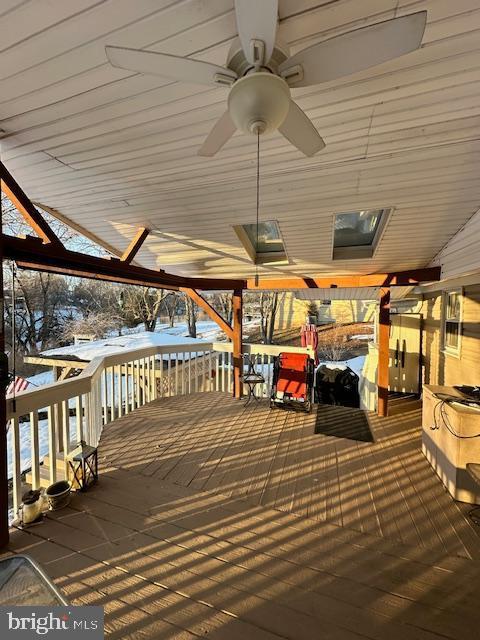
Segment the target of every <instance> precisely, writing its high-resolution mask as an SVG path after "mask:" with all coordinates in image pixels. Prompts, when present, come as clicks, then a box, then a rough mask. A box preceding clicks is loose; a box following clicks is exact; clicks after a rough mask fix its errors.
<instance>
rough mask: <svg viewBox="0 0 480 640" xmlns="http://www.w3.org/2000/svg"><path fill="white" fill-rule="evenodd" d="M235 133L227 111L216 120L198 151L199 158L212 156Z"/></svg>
mask: <svg viewBox="0 0 480 640" xmlns="http://www.w3.org/2000/svg"><path fill="white" fill-rule="evenodd" d="M235 131H236V127H235V125H234V124H233V121H232V119H231V117H230V114H229V113H228V111H225V113H224V114H223V116H222V117H221V118H220V120H218V121H217V122H216V123H215V125H214V126H213V129H212V130H211V131H210V133H209V134H208V136H207V139H206V140H205V142H204V143H203V144H202V146H201V147H200V149H199V150H198V155H199V156H207V157H211V156H214V155H215V154H216V153H217V152H218V151H220V149H221V148H222V147H223V145H224V144H225V143H226V142H228V141H229V140H230V138H231V137H232V136H233V134H234V133H235Z"/></svg>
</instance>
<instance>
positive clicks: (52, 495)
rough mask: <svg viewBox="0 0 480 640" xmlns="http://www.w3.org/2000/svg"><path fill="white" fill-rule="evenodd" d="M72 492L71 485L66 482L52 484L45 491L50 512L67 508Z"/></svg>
mask: <svg viewBox="0 0 480 640" xmlns="http://www.w3.org/2000/svg"><path fill="white" fill-rule="evenodd" d="M71 490H72V488H71V486H70V483H69V482H67V481H66V480H60V481H59V482H54V483H53V484H51V485H50V486H49V487H48V488H47V490H46V491H45V495H46V497H47V502H48V507H49V509H50V511H58V509H63V508H64V507H66V506H67V505H68V503H69V502H70V493H71Z"/></svg>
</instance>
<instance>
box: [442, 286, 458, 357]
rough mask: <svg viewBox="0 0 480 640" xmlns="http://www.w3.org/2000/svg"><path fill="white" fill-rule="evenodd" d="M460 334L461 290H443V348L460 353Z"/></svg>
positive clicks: (449, 351) (448, 351)
mask: <svg viewBox="0 0 480 640" xmlns="http://www.w3.org/2000/svg"><path fill="white" fill-rule="evenodd" d="M461 335H462V291H461V290H460V289H457V290H455V291H445V292H444V294H443V340H442V342H443V348H444V350H445V351H446V352H447V353H453V354H456V355H458V354H459V353H460V337H461Z"/></svg>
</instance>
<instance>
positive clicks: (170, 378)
mask: <svg viewBox="0 0 480 640" xmlns="http://www.w3.org/2000/svg"><path fill="white" fill-rule="evenodd" d="M167 381H168V397H170V396H171V395H172V354H171V353H169V354H168V364H167Z"/></svg>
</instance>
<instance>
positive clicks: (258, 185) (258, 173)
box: [255, 129, 260, 287]
mask: <svg viewBox="0 0 480 640" xmlns="http://www.w3.org/2000/svg"><path fill="white" fill-rule="evenodd" d="M259 210H260V131H259V130H258V129H257V242H256V246H255V286H256V287H258V216H259Z"/></svg>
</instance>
